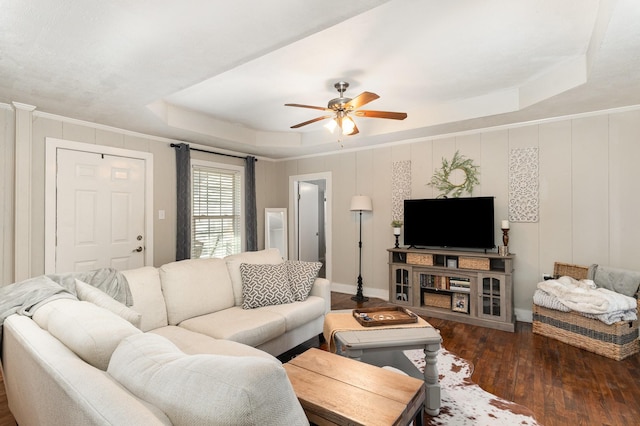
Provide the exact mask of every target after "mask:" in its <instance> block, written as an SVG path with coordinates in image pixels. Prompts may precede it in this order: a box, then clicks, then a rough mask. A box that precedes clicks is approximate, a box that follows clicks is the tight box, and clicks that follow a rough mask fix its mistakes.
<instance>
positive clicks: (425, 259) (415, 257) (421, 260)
mask: <svg viewBox="0 0 640 426" xmlns="http://www.w3.org/2000/svg"><path fill="white" fill-rule="evenodd" d="M407 263H408V264H410V265H424V266H433V255H432V254H423V253H407Z"/></svg>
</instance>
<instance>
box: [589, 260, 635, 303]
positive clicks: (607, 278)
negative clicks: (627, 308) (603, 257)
mask: <svg viewBox="0 0 640 426" xmlns="http://www.w3.org/2000/svg"><path fill="white" fill-rule="evenodd" d="M587 278H589V279H590V280H593V281H594V282H595V283H596V285H597V286H598V287H602V288H606V289H609V290H611V291H615V292H616V293H621V294H624V295H625V296H629V297H633V296H634V295H635V294H636V292H637V291H638V287H639V286H640V272H637V271H629V270H626V269H617V268H611V267H609V266H601V265H591V266H590V267H589V272H588V273H587Z"/></svg>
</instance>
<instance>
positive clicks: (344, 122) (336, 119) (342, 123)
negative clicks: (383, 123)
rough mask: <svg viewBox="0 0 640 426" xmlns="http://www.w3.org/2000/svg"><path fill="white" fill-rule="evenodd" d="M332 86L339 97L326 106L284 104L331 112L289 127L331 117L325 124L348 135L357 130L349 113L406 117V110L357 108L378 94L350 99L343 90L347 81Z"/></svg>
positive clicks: (395, 117)
mask: <svg viewBox="0 0 640 426" xmlns="http://www.w3.org/2000/svg"><path fill="white" fill-rule="evenodd" d="M333 87H335V88H336V89H337V90H338V93H340V97H338V98H335V99H331V100H330V101H329V103H328V105H327V107H326V108H325V107H319V106H312V105H302V104H285V106H292V107H299V108H310V109H318V110H320V111H327V112H330V113H331V114H329V115H323V116H321V117H316V118H314V119H312V120H308V121H304V122H302V123H298V124H296V125H294V126H291V128H292V129H297V128H299V127H302V126H306V125H307V124H311V123H315V122H316V121H321V120H325V119H327V118H332V120H331V121H330V122H329V123H328V124H327V125H326V127H327V128H328V129H329V130H331V131H332V132H333V130H334V129H335V128H336V126H337V127H340V129H341V131H342V134H343V135H347V136H349V135H355V134H356V133H358V132H359V130H358V127H357V126H356V123H355V122H354V121H353V119H352V118H351V117H350V115H355V116H358V117H369V118H389V119H392V120H404V119H405V118H407V113H406V112H390V111H372V110H363V109H361V110H359V109H358V108H360V107H362V106H364V105H366V104H368V103H369V102H371V101H375V100H376V99H378V98H379V97H380V96H378V95H376V94H375V93H371V92H362V93H360V94H359V95H358V96H356V97H355V98H353V99H351V98H347V97H345V96H344V92H345V90H347V87H349V83H347V82H346V81H339V82H337V83H336V84H334V85H333Z"/></svg>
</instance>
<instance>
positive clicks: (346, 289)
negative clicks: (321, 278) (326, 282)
mask: <svg viewBox="0 0 640 426" xmlns="http://www.w3.org/2000/svg"><path fill="white" fill-rule="evenodd" d="M331 291H335V292H337V293H344V294H353V295H354V296H355V294H356V293H357V291H358V286H357V285H354V284H340V283H336V282H332V283H331ZM362 294H363V295H364V296H366V297H375V298H378V299H382V300H389V290H387V289H385V290H382V289H379V288H367V286H366V284H365V285H363V286H362Z"/></svg>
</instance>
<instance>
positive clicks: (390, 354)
mask: <svg viewBox="0 0 640 426" xmlns="http://www.w3.org/2000/svg"><path fill="white" fill-rule="evenodd" d="M334 338H335V344H336V347H337V353H342V354H344V355H345V356H347V357H349V358H352V359H355V360H358V361H362V362H365V363H367V364H372V365H376V366H378V367H383V366H391V367H395V368H398V369H399V370H401V371H403V372H405V373H407V374H408V375H409V376H412V377H415V378H419V379H422V380H424V384H425V388H426V399H425V407H424V408H425V411H426V412H427V413H428V414H429V415H431V416H437V415H438V414H440V383H439V381H438V368H437V364H436V363H437V360H436V357H437V354H438V351H439V350H440V342H441V341H442V338H441V337H440V332H439V331H438V330H437V329H435V328H433V327H421V328H390V329H380V330H373V329H368V330H350V331H338V332H336V333H335V334H334ZM408 349H420V350H422V351H423V352H424V359H425V368H424V372H421V371H420V370H418V368H417V367H416V366H415V365H413V363H412V362H411V361H410V360H409V358H407V357H406V356H405V355H404V353H403V351H405V350H408Z"/></svg>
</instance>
